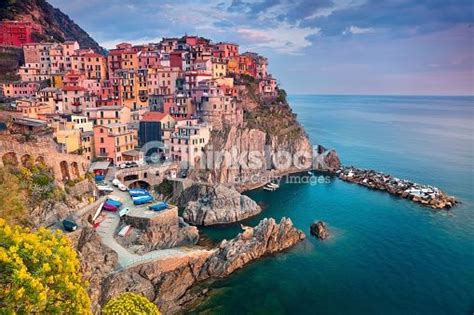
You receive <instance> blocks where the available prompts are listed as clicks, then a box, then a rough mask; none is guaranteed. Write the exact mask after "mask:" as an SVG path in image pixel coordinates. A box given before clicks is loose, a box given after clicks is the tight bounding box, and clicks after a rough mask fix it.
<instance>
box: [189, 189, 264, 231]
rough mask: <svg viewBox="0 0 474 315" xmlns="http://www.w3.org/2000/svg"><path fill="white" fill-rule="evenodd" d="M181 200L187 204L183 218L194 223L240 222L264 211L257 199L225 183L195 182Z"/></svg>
mask: <svg viewBox="0 0 474 315" xmlns="http://www.w3.org/2000/svg"><path fill="white" fill-rule="evenodd" d="M180 200H181V203H182V204H184V205H186V208H185V209H184V213H183V218H184V219H185V220H186V222H188V223H190V224H193V225H213V224H226V223H231V222H238V221H241V220H244V219H246V218H249V217H251V216H254V215H257V214H259V213H260V212H261V211H262V208H260V206H259V205H258V204H257V203H256V202H255V201H253V200H252V199H250V198H249V197H247V196H244V195H241V194H240V193H239V192H238V191H236V190H235V189H233V188H228V187H225V186H224V185H210V184H194V185H192V186H191V187H190V188H188V189H186V190H185V191H184V192H183V193H182V194H181V197H180Z"/></svg>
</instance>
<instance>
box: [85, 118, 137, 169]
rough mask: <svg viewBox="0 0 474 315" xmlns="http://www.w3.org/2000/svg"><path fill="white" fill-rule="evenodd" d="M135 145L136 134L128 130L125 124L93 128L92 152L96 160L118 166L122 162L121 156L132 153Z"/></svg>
mask: <svg viewBox="0 0 474 315" xmlns="http://www.w3.org/2000/svg"><path fill="white" fill-rule="evenodd" d="M137 145H138V143H137V132H136V130H133V129H129V128H128V126H127V124H120V123H119V124H109V125H96V126H94V151H95V156H96V157H97V158H105V159H107V160H109V161H111V162H112V163H115V164H119V163H121V162H123V161H124V158H123V155H124V154H127V152H128V151H133V150H134V149H135V147H136V146H137Z"/></svg>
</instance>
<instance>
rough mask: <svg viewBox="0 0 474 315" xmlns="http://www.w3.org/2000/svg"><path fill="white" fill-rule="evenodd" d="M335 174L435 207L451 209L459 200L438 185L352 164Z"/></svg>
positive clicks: (345, 179) (348, 180)
mask: <svg viewBox="0 0 474 315" xmlns="http://www.w3.org/2000/svg"><path fill="white" fill-rule="evenodd" d="M335 174H336V175H337V176H338V177H339V178H340V179H342V180H344V181H347V182H351V183H356V184H359V185H362V186H365V187H368V188H370V189H377V190H385V191H387V192H388V193H390V194H392V195H395V196H400V197H402V198H405V199H408V200H411V201H413V202H416V203H419V204H421V205H424V206H427V207H431V208H433V209H446V210H448V209H450V208H452V207H453V206H455V205H456V204H457V203H458V201H457V200H456V198H455V197H453V196H449V195H447V194H446V193H445V192H443V191H441V190H440V189H439V188H437V187H433V186H430V185H422V184H418V183H414V182H411V181H408V180H405V179H400V178H397V177H394V176H392V175H386V174H383V173H380V172H376V171H374V170H364V169H359V168H355V167H352V166H348V167H341V168H340V169H339V170H337V171H335Z"/></svg>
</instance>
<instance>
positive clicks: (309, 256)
mask: <svg viewBox="0 0 474 315" xmlns="http://www.w3.org/2000/svg"><path fill="white" fill-rule="evenodd" d="M289 102H290V104H291V106H292V108H293V111H294V112H295V113H296V114H297V115H298V120H299V121H300V122H301V124H302V125H303V126H304V127H305V129H306V131H307V133H308V135H309V137H310V139H311V141H312V143H313V144H322V145H324V146H325V147H327V148H334V149H336V150H337V152H338V153H339V156H340V159H341V161H342V163H343V164H344V165H353V166H357V167H360V168H369V169H375V170H378V171H381V172H384V173H389V174H391V175H394V176H397V177H399V178H404V179H409V180H412V181H415V182H418V183H422V184H430V185H434V186H437V187H439V188H441V189H442V190H444V191H446V192H447V193H449V194H451V195H454V196H456V197H457V198H458V199H459V200H460V201H461V202H462V204H460V205H459V206H457V207H455V208H453V209H452V210H450V211H445V210H442V211H433V210H431V209H429V208H426V207H423V206H421V205H418V204H415V203H413V202H410V201H408V200H405V199H401V198H397V197H393V196H390V195H389V194H387V193H384V192H379V191H374V190H369V189H367V188H365V187H362V186H358V185H355V184H351V183H347V182H343V181H341V180H339V179H337V178H331V180H330V181H329V182H326V183H317V184H314V182H313V184H309V183H306V184H304V183H300V184H296V183H292V184H285V185H282V186H281V187H280V189H278V190H277V191H275V192H268V191H263V190H261V189H257V190H254V191H250V192H248V193H247V194H248V196H250V197H251V198H253V199H254V200H256V201H257V202H259V203H261V204H262V205H264V211H263V212H262V213H261V214H260V215H258V216H256V217H254V218H251V219H249V220H246V221H244V222H243V223H244V224H245V225H256V224H258V222H259V221H260V220H261V219H262V218H265V217H273V218H275V219H277V220H280V219H281V218H282V217H289V218H291V220H292V221H293V223H294V224H295V226H296V227H298V228H299V229H301V230H303V231H304V232H305V234H306V236H307V237H306V239H305V240H304V241H302V242H301V243H299V244H298V245H297V246H295V247H293V248H291V249H290V250H287V251H285V252H283V253H279V254H277V255H273V256H268V257H265V258H263V259H260V260H258V261H256V262H253V263H250V264H249V265H247V266H246V267H244V268H243V269H241V270H239V271H236V272H235V273H234V274H232V275H231V276H230V277H228V278H227V279H224V280H219V281H215V282H213V283H212V284H210V288H211V289H212V290H211V294H210V296H209V297H208V298H207V299H206V300H205V301H204V302H203V303H202V304H200V305H199V306H198V307H197V308H195V309H193V310H192V311H190V313H194V314H352V315H353V314H431V315H433V314H466V315H468V314H473V312H474V194H473V192H474V187H473V186H474V176H473V175H474V153H473V146H474V97H438V96H316V95H290V96H289ZM316 220H323V221H324V222H326V223H327V225H328V227H329V229H330V233H331V236H330V238H329V239H328V240H325V241H319V240H317V239H316V238H314V237H312V236H311V235H310V233H309V227H310V225H311V223H312V222H313V221H316ZM239 232H240V228H239V224H234V225H227V226H219V227H209V228H204V229H203V233H204V234H205V236H206V237H209V238H210V239H212V240H213V241H215V242H218V241H220V240H222V239H230V238H232V237H234V236H235V235H237V233H239Z"/></svg>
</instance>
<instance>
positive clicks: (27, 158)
mask: <svg viewBox="0 0 474 315" xmlns="http://www.w3.org/2000/svg"><path fill="white" fill-rule="evenodd" d="M20 161H21V165H23V166H24V167H31V166H33V164H34V160H33V157H32V156H31V155H29V154H23V155H22V156H21V158H20Z"/></svg>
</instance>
